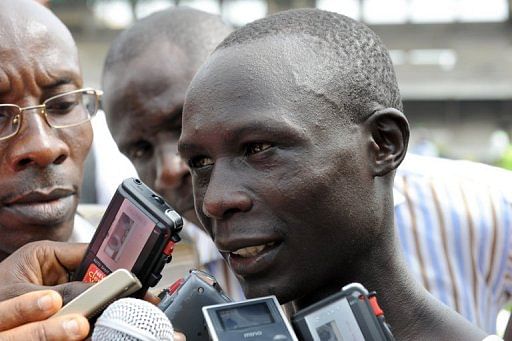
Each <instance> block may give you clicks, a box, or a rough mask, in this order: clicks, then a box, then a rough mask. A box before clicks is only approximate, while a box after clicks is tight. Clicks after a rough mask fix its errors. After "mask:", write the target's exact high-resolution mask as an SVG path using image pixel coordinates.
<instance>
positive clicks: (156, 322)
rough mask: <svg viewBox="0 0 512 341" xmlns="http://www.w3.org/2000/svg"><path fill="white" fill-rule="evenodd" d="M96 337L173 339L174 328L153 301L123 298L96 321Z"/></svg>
mask: <svg viewBox="0 0 512 341" xmlns="http://www.w3.org/2000/svg"><path fill="white" fill-rule="evenodd" d="M92 340H93V341H100V340H102V341H105V340H107V341H137V340H140V341H173V340H174V330H173V327H172V324H171V322H170V321H169V319H168V318H167V316H165V314H164V313H163V312H162V311H161V310H160V309H158V308H157V307H156V306H154V305H153V304H151V303H149V302H146V301H143V300H139V299H135V298H122V299H120V300H117V301H115V302H114V303H112V304H111V305H109V306H108V307H107V309H105V311H104V312H103V314H101V316H100V317H99V318H98V320H97V321H96V324H95V327H94V332H93V334H92Z"/></svg>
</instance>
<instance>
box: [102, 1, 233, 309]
mask: <svg viewBox="0 0 512 341" xmlns="http://www.w3.org/2000/svg"><path fill="white" fill-rule="evenodd" d="M192 23H194V24H192ZM230 31H231V29H230V28H229V27H228V26H226V25H225V24H224V23H223V22H222V21H221V19H220V17H218V16H215V15H211V14H207V13H204V12H201V11H198V10H194V9H191V8H186V7H184V8H174V9H169V10H164V11H160V12H158V13H155V14H153V15H151V16H149V17H146V18H144V19H142V20H140V21H138V22H136V23H135V24H134V25H133V26H132V27H131V28H129V29H127V30H126V31H124V32H122V33H121V34H120V35H119V36H118V37H117V38H116V40H115V41H114V42H113V44H112V46H111V48H110V50H109V52H108V56H107V58H106V61H105V66H104V70H103V88H104V91H105V94H104V96H103V108H104V110H105V114H106V118H107V122H108V126H109V129H110V131H111V132H112V136H113V138H114V140H115V142H116V143H117V146H118V147H119V150H120V151H121V152H122V153H123V154H124V155H126V156H127V157H128V159H130V161H131V162H132V163H133V165H134V166H135V169H136V170H137V173H138V175H139V177H140V179H141V180H142V181H144V182H145V183H146V184H148V185H149V186H150V187H152V188H153V189H154V190H155V191H157V192H158V193H160V194H161V195H162V196H164V197H165V199H166V200H167V201H168V202H169V203H170V204H171V205H172V206H173V207H174V208H175V209H176V210H177V211H178V212H179V213H180V214H182V215H183V216H184V217H185V218H186V219H187V221H186V223H185V226H184V228H183V232H182V233H183V234H184V235H185V236H186V237H188V238H189V239H190V240H191V241H192V242H193V244H194V247H195V249H196V251H197V254H198V258H199V263H200V264H201V265H202V266H204V267H205V269H206V270H207V271H208V272H210V273H211V274H212V275H214V276H215V277H216V278H217V279H218V281H219V282H220V283H221V286H222V287H223V288H224V290H225V291H226V292H227V293H228V294H229V295H230V296H231V297H232V298H233V299H240V298H242V297H243V296H242V292H241V290H240V288H239V284H238V282H237V281H236V279H235V278H234V276H233V275H232V274H231V271H230V269H229V268H228V267H227V265H226V263H225V261H224V259H223V258H222V257H221V255H220V254H219V252H218V250H217V248H216V247H215V245H214V244H213V243H212V241H211V239H210V237H209V236H207V235H206V234H205V233H204V232H203V231H202V230H201V229H200V228H198V227H197V226H198V224H199V222H198V220H197V216H196V213H195V210H194V202H193V197H192V184H191V177H190V173H189V170H188V167H187V165H186V164H185V163H184V162H183V160H182V159H181V158H180V156H179V154H178V149H177V143H178V139H179V137H180V134H181V111H182V109H183V101H184V99H185V92H186V90H187V88H188V85H189V83H190V81H191V80H192V77H193V76H194V74H195V72H196V71H197V69H198V68H199V66H200V65H201V64H202V63H203V61H204V60H205V59H206V57H207V55H208V54H209V53H210V52H211V51H212V50H213V49H214V48H215V46H216V45H217V44H218V43H219V42H221V41H222V39H223V38H224V37H225V36H226V35H227V34H228V33H229V32H230ZM96 153H97V154H100V155H99V156H98V157H101V153H102V150H101V149H98V150H96Z"/></svg>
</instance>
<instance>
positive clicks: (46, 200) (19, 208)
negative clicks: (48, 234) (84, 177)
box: [0, 188, 76, 225]
mask: <svg viewBox="0 0 512 341" xmlns="http://www.w3.org/2000/svg"><path fill="white" fill-rule="evenodd" d="M75 194H76V193H75V191H73V190H72V189H68V188H48V189H37V190H33V191H28V192H24V193H22V194H18V195H12V196H11V199H8V200H6V201H5V202H4V203H3V206H2V207H0V214H2V215H5V217H4V219H13V220H15V221H20V222H22V223H25V224H30V225H52V224H60V223H62V222H64V221H65V220H66V219H69V217H70V216H71V215H72V214H73V211H74V208H75V200H74V199H75Z"/></svg>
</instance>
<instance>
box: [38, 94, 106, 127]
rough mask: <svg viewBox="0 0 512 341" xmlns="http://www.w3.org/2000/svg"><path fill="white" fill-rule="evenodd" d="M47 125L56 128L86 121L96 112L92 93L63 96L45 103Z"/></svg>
mask: <svg viewBox="0 0 512 341" xmlns="http://www.w3.org/2000/svg"><path fill="white" fill-rule="evenodd" d="M45 106H46V116H47V118H48V123H50V125H51V126H54V127H56V128H59V127H64V126H71V125H77V124H80V123H83V122H86V121H88V120H89V119H90V118H91V116H93V115H94V114H95V113H96V111H97V110H98V100H97V97H96V94H95V93H94V92H93V91H82V92H75V93H68V94H63V95H60V96H57V97H54V98H52V99H50V100H47V101H46V102H45Z"/></svg>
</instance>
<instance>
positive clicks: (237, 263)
mask: <svg viewBox="0 0 512 341" xmlns="http://www.w3.org/2000/svg"><path fill="white" fill-rule="evenodd" d="M224 246H227V245H226V244H225V245H224ZM281 246H282V241H281V240H279V239H261V240H252V241H248V240H247V241H243V242H241V243H240V242H235V243H232V244H231V245H230V246H229V247H223V248H220V247H219V250H220V251H221V253H223V254H224V255H225V256H227V257H226V258H227V260H228V262H229V264H230V265H231V268H232V269H233V271H235V272H236V273H237V274H239V275H242V276H247V275H252V274H256V273H259V272H261V271H264V270H265V269H267V268H268V267H270V266H271V265H272V263H273V262H274V260H275V258H276V255H277V253H278V251H279V250H280V247H281Z"/></svg>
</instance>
